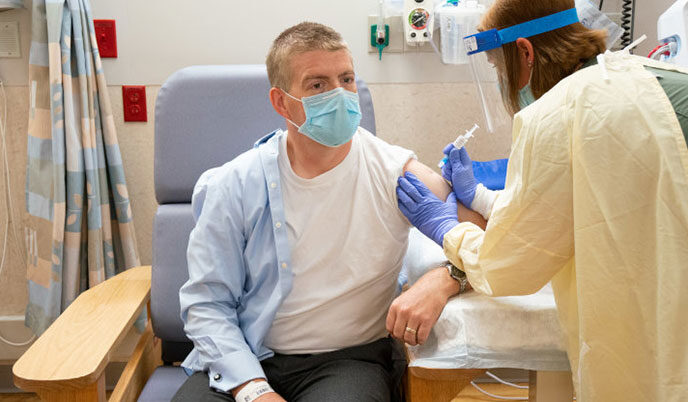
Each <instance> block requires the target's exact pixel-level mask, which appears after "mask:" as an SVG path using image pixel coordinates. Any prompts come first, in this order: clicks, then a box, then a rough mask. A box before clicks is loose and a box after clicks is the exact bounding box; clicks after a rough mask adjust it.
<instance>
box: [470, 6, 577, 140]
mask: <svg viewBox="0 0 688 402" xmlns="http://www.w3.org/2000/svg"><path fill="white" fill-rule="evenodd" d="M576 22H579V21H578V13H577V12H576V9H575V8H571V9H568V10H565V11H561V12H558V13H555V14H551V15H548V16H545V17H542V18H537V19H534V20H531V21H527V22H524V23H522V24H518V25H514V26H511V27H508V28H504V29H499V30H497V29H490V30H488V31H483V32H478V33H476V34H473V35H469V36H466V37H464V45H465V47H466V53H467V54H468V61H469V65H470V68H471V74H472V75H473V80H474V81H475V84H476V88H477V91H478V98H479V100H480V102H481V104H482V107H483V113H484V116H485V121H486V122H487V128H488V130H489V131H490V132H494V126H495V121H496V118H497V116H498V115H500V114H502V113H504V106H505V105H506V103H507V102H508V99H509V94H508V90H509V88H508V87H509V86H508V83H507V79H506V61H505V57H504V51H503V49H502V45H504V44H506V43H511V42H515V41H516V39H518V38H529V37H531V36H535V35H539V34H541V33H545V32H549V31H553V30H555V29H559V28H562V27H565V26H567V25H571V24H574V23H576Z"/></svg>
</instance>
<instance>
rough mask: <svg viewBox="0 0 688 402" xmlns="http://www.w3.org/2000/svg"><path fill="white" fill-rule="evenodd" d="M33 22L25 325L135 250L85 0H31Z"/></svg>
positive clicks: (134, 260) (46, 315) (54, 310)
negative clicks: (27, 287) (27, 289)
mask: <svg viewBox="0 0 688 402" xmlns="http://www.w3.org/2000/svg"><path fill="white" fill-rule="evenodd" d="M32 31H33V37H32V43H31V55H30V60H29V90H30V95H31V96H30V102H31V105H30V115H29V133H28V158H27V174H26V208H27V212H28V224H27V236H26V241H27V244H26V245H27V251H28V261H27V264H28V268H27V276H28V285H29V304H28V306H27V308H26V325H27V326H28V327H30V328H31V329H33V331H34V332H35V333H36V334H41V333H42V332H43V331H45V329H46V328H47V327H48V326H49V325H50V324H51V323H52V322H53V321H54V320H55V319H56V318H57V316H58V315H59V314H60V313H61V312H62V311H64V309H65V308H67V306H68V305H69V304H70V303H71V302H72V301H73V300H74V299H75V298H76V297H77V296H78V295H79V293H81V292H83V291H84V290H86V289H88V288H90V287H93V286H95V285H97V284H99V283H101V282H103V281H104V280H105V279H107V278H110V277H111V276H113V275H115V274H117V273H119V272H121V271H123V270H125V269H127V268H130V267H133V266H136V265H139V257H138V250H137V249H136V238H135V236H134V224H133V221H132V214H131V207H130V204H129V195H128V193H127V185H126V182H125V180H124V170H123V167H122V159H121V156H120V151H119V146H118V144H117V134H116V132H115V123H114V120H113V116H112V109H111V106H110V98H109V97H108V92H107V86H106V83H105V77H104V76H103V68H102V64H101V60H100V56H99V54H98V48H97V44H96V39H95V32H94V29H93V18H92V15H91V7H90V4H89V2H88V0H34V1H33V30H32Z"/></svg>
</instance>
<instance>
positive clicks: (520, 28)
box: [499, 8, 579, 44]
mask: <svg viewBox="0 0 688 402" xmlns="http://www.w3.org/2000/svg"><path fill="white" fill-rule="evenodd" d="M576 22H579V21H578V12H577V11H576V9H575V8H570V9H568V10H566V11H560V12H558V13H555V14H551V15H548V16H546V17H542V18H538V19H534V20H531V21H528V22H524V23H522V24H518V25H514V26H511V27H509V28H504V29H500V30H499V36H500V38H502V44H505V43H511V42H514V41H515V40H516V39H518V38H530V37H531V36H535V35H540V34H541V33H545V32H549V31H553V30H555V29H559V28H562V27H565V26H567V25H571V24H574V23H576Z"/></svg>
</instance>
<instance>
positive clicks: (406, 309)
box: [386, 267, 460, 346]
mask: <svg viewBox="0 0 688 402" xmlns="http://www.w3.org/2000/svg"><path fill="white" fill-rule="evenodd" d="M459 288H460V285H459V283H458V282H457V281H456V280H454V279H452V277H451V276H449V272H448V271H447V268H445V267H440V268H435V269H433V270H431V271H429V272H428V273H426V274H425V275H423V276H422V277H421V278H420V279H419V280H418V281H417V282H416V283H415V284H414V285H413V286H411V288H409V289H408V290H407V291H405V292H404V293H402V294H401V295H399V297H397V298H396V299H394V301H393V302H392V305H391V306H390V307H389V312H388V313H387V323H386V325H387V331H389V333H390V334H392V336H393V337H394V338H396V339H399V340H403V341H404V342H406V343H408V344H409V345H412V346H415V345H422V344H423V343H425V341H426V340H427V339H428V336H429V335H430V330H431V329H432V327H433V326H434V325H435V323H436V322H437V319H438V318H439V317H440V314H441V313H442V310H443V309H444V306H445V305H446V304H447V300H448V299H449V298H450V297H451V296H453V295H455V294H457V293H458V292H459Z"/></svg>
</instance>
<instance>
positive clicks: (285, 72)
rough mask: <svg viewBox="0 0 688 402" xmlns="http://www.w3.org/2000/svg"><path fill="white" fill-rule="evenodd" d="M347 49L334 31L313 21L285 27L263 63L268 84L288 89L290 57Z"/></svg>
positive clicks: (289, 82)
mask: <svg viewBox="0 0 688 402" xmlns="http://www.w3.org/2000/svg"><path fill="white" fill-rule="evenodd" d="M342 49H346V50H347V51H348V50H349V47H348V46H347V44H346V42H344V39H342V36H341V35H340V34H339V33H337V31H335V30H334V29H332V28H330V27H328V26H325V25H322V24H318V23H315V22H302V23H300V24H298V25H294V26H293V27H291V28H287V29H286V30H285V31H284V32H282V33H281V34H279V36H278V37H277V39H275V41H274V42H273V43H272V47H271V48H270V52H269V53H268V57H267V59H266V60H265V64H266V66H267V69H268V79H269V80H270V85H272V86H273V87H277V88H280V89H283V90H285V91H289V90H290V86H291V79H292V71H291V59H292V57H293V56H295V55H297V54H299V53H304V52H309V51H312V50H328V51H331V52H334V51H337V50H342Z"/></svg>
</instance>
